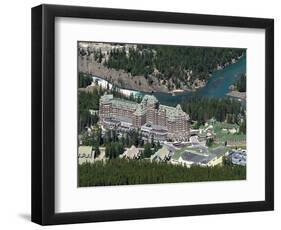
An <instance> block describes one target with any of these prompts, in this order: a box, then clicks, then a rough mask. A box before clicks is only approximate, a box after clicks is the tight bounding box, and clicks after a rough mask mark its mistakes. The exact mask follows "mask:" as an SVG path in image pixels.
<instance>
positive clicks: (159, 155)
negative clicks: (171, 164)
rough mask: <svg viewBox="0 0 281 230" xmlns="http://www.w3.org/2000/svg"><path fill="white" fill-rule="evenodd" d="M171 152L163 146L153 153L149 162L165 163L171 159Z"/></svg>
mask: <svg viewBox="0 0 281 230" xmlns="http://www.w3.org/2000/svg"><path fill="white" fill-rule="evenodd" d="M171 154H172V152H171V151H170V150H169V148H168V147H167V146H166V145H163V147H162V148H161V149H159V150H158V151H157V152H156V153H154V154H153V155H152V156H151V157H150V160H151V161H153V160H156V161H166V160H169V159H170V158H171Z"/></svg>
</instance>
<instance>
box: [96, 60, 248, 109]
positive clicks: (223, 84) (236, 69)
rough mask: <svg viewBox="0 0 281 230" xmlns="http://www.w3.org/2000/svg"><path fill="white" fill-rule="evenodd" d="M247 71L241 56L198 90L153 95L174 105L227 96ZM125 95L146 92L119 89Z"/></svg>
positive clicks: (100, 82) (105, 83) (105, 85)
mask: <svg viewBox="0 0 281 230" xmlns="http://www.w3.org/2000/svg"><path fill="white" fill-rule="evenodd" d="M243 73H244V74H245V73H246V57H242V58H240V59H239V60H238V61H237V62H236V63H234V64H231V65H228V66H226V67H225V68H224V69H221V70H217V71H215V72H214V73H213V74H212V76H211V77H210V78H209V80H208V82H207V84H206V86H204V87H203V88H200V89H199V90H197V91H196V92H183V93H178V94H176V95H174V96H173V95H172V94H170V93H160V92H155V93H153V95H154V96H155V97H156V98H157V99H158V100H159V102H160V103H161V104H166V105H172V106H175V105H176V104H178V103H180V102H182V101H183V100H185V99H187V98H190V97H194V96H207V97H225V96H226V94H227V93H228V92H229V87H230V86H231V85H232V84H234V83H235V82H236V81H237V80H238V79H239V78H240V76H241V74H243ZM93 80H94V81H98V84H101V85H102V86H103V87H107V85H108V86H109V88H111V87H112V85H111V84H110V83H108V82H107V81H106V80H104V79H101V78H99V77H97V76H93ZM119 90H120V92H121V93H123V94H125V95H128V96H129V95H130V94H133V95H134V96H143V95H144V94H145V93H144V92H140V91H134V90H128V89H119Z"/></svg>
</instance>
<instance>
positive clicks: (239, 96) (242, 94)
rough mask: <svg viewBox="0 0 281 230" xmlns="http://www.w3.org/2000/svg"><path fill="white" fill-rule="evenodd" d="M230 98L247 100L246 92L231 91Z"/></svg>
mask: <svg viewBox="0 0 281 230" xmlns="http://www.w3.org/2000/svg"><path fill="white" fill-rule="evenodd" d="M227 95H228V96H231V97H235V98H237V99H241V100H246V92H239V91H236V90H234V91H231V92H229V93H228V94H227Z"/></svg>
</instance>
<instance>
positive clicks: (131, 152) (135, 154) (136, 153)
mask: <svg viewBox="0 0 281 230" xmlns="http://www.w3.org/2000/svg"><path fill="white" fill-rule="evenodd" d="M140 154H141V153H140V150H139V149H138V148H137V147H136V146H134V145H132V146H131V148H129V149H127V150H126V151H125V152H124V153H123V154H122V155H121V156H122V157H125V158H127V159H131V160H132V159H138V158H139V157H140Z"/></svg>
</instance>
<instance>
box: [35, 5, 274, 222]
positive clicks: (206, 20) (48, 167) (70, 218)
mask: <svg viewBox="0 0 281 230" xmlns="http://www.w3.org/2000/svg"><path fill="white" fill-rule="evenodd" d="M56 17H71V18H88V19H108V20H125V21H138V22H154V23H175V24H193V25H209V26H227V27H241V28H261V29H265V36H266V37H265V76H266V79H265V92H266V96H265V97H266V98H265V119H266V120H265V123H266V127H265V132H266V133H265V143H266V145H265V150H264V151H265V181H264V183H265V200H264V201H254V202H252V201H251V202H238V203H219V204H203V205H188V206H186V205H185V206H172V207H155V208H137V209H120V210H106V211H88V212H72V213H55V46H54V45H55V44H54V43H55V39H54V37H55V30H54V29H55V18H56ZM273 209H274V20H273V19H262V18H247V17H230V16H215V15H202V14H186V13H171V12H153V11H139V10H125V9H110V8H93V7H77V6H62V5H40V6H36V7H34V8H32V208H31V213H32V218H31V219H32V221H33V222H35V223H38V224H41V225H53V224H71V223H84V222H99V221H116V220H130V219H143V218H163V217H177V216H194V215H206V214H221V213H237V212H252V211H267V210H273Z"/></svg>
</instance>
